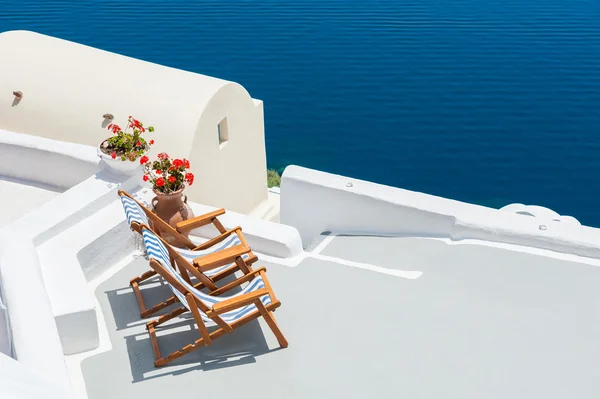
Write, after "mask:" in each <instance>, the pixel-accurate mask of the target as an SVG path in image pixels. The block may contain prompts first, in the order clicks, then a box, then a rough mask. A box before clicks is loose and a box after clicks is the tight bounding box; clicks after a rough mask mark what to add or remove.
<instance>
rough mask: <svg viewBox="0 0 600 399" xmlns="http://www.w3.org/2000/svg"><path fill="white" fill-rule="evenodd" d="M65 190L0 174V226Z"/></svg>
mask: <svg viewBox="0 0 600 399" xmlns="http://www.w3.org/2000/svg"><path fill="white" fill-rule="evenodd" d="M63 191H64V190H63V189H60V188H56V187H52V186H46V185H42V184H39V183H33V182H28V181H25V180H15V179H12V178H9V177H6V176H0V208H2V212H0V227H2V226H5V225H8V224H9V223H11V222H14V221H15V220H17V219H18V218H20V217H21V216H23V215H25V214H26V213H29V212H30V211H33V210H35V209H36V208H37V207H39V206H40V205H42V204H43V203H45V202H47V201H49V200H51V199H52V198H54V197H56V196H58V195H60V194H61V193H62V192H63Z"/></svg>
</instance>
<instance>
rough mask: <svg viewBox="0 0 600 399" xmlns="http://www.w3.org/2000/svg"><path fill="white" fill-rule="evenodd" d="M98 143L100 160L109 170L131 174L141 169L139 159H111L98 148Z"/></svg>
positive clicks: (115, 172)
mask: <svg viewBox="0 0 600 399" xmlns="http://www.w3.org/2000/svg"><path fill="white" fill-rule="evenodd" d="M101 145H102V143H100V145H98V156H99V157H100V159H101V160H102V161H104V168H105V169H107V170H108V171H109V172H111V173H113V174H116V175H128V176H133V175H134V174H136V172H138V171H140V170H141V169H142V165H141V164H140V159H139V158H137V159H136V160H134V161H130V160H129V159H126V160H124V161H123V160H121V158H120V157H117V158H115V159H113V158H112V157H111V156H110V155H107V154H105V153H104V152H102V150H101V149H100V146H101Z"/></svg>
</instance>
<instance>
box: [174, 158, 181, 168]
mask: <svg viewBox="0 0 600 399" xmlns="http://www.w3.org/2000/svg"><path fill="white" fill-rule="evenodd" d="M173 166H174V167H176V168H179V167H181V166H183V161H182V160H181V159H174V160H173Z"/></svg>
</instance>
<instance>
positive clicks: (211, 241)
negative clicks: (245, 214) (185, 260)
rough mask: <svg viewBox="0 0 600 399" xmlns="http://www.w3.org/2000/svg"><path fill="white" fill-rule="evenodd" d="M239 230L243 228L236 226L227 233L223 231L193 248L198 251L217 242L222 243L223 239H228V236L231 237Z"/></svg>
mask: <svg viewBox="0 0 600 399" xmlns="http://www.w3.org/2000/svg"><path fill="white" fill-rule="evenodd" d="M238 230H239V231H240V232H241V231H242V228H241V227H240V226H237V227H234V228H233V229H231V230H227V231H226V232H225V233H221V234H219V235H218V236H216V237H215V238H211V239H210V240H208V241H206V242H203V243H202V244H200V245H198V246H197V247H195V248H194V249H193V250H194V251H197V250H199V249H206V248H210V247H212V246H213V245H215V244H218V243H220V242H221V241H223V240H224V239H226V238H227V237H229V236H230V235H231V234H233V233H236V234H238Z"/></svg>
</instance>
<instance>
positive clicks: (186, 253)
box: [173, 234, 250, 277]
mask: <svg viewBox="0 0 600 399" xmlns="http://www.w3.org/2000/svg"><path fill="white" fill-rule="evenodd" d="M241 244H242V241H240V238H239V237H238V236H237V234H231V235H230V236H229V237H227V238H226V239H225V240H223V241H221V242H220V243H218V244H215V245H213V246H212V247H210V248H207V249H199V250H195V251H193V250H191V249H182V248H173V249H175V250H176V251H177V252H179V253H180V254H181V256H183V257H184V258H185V259H186V260H187V261H188V262H190V263H191V264H193V263H194V259H196V258H199V257H202V256H204V255H208V254H212V253H213V252H217V251H221V250H223V249H227V248H231V247H233V246H235V245H241ZM249 257H250V255H248V254H244V255H242V259H244V260H247V259H248V258H249ZM235 265H236V264H235V263H231V264H229V265H225V266H221V267H217V268H215V269H212V270H208V271H206V272H204V274H205V275H206V276H208V277H212V276H215V275H217V274H219V273H221V272H222V271H224V270H227V269H229V268H230V267H233V266H235Z"/></svg>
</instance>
